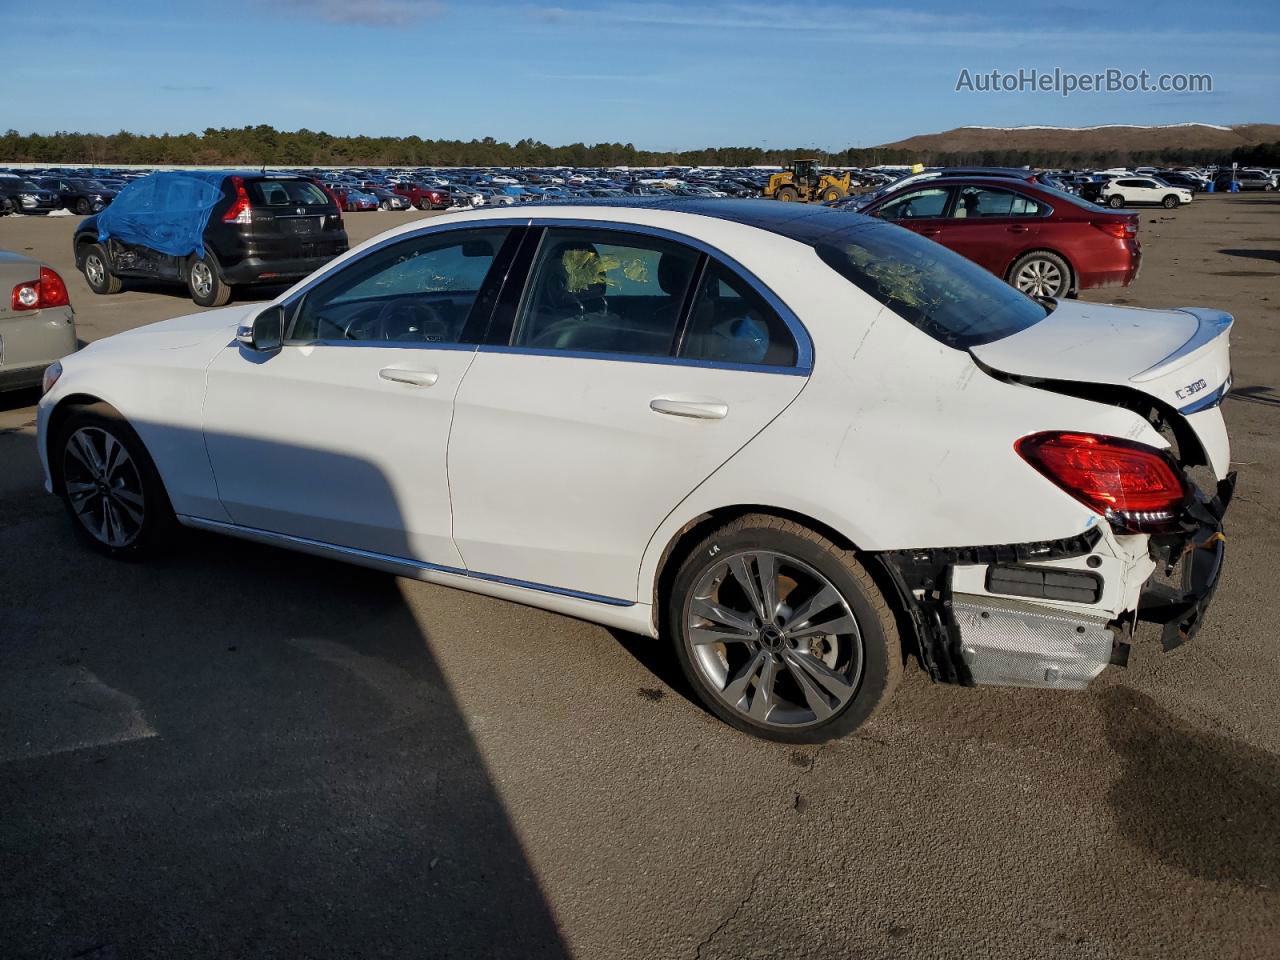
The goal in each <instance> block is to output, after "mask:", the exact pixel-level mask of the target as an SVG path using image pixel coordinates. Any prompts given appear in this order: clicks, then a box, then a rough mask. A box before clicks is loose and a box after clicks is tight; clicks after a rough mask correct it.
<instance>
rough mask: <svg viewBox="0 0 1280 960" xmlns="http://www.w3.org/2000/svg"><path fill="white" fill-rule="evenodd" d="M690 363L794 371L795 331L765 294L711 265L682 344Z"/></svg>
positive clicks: (729, 272)
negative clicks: (745, 364) (780, 368)
mask: <svg viewBox="0 0 1280 960" xmlns="http://www.w3.org/2000/svg"><path fill="white" fill-rule="evenodd" d="M679 355H680V356H681V357H682V358H684V359H686V360H709V361H713V362H716V363H748V364H763V365H767V366H775V367H790V366H794V365H795V362H796V344H795V340H794V339H793V338H792V336H791V331H790V330H788V329H787V325H786V324H785V323H784V322H783V321H782V318H781V317H779V316H778V314H777V313H776V312H774V310H773V308H772V307H770V306H769V305H768V304H767V303H766V302H765V300H764V298H763V297H762V296H760V294H758V293H757V292H756V291H755V290H754V289H753V288H752V287H751V286H750V285H749V284H747V283H746V281H744V280H743V279H742V278H741V277H739V276H737V275H736V274H734V273H732V272H731V271H729V270H728V269H726V268H725V267H724V266H722V265H721V264H719V263H717V262H715V261H714V260H712V261H709V262H708V263H707V268H706V271H705V272H704V273H703V275H702V281H701V283H699V284H698V290H697V294H696V296H695V298H694V301H693V310H692V311H691V313H690V314H689V323H688V326H687V327H686V329H685V334H684V339H683V340H682V341H681V343H680V354H679Z"/></svg>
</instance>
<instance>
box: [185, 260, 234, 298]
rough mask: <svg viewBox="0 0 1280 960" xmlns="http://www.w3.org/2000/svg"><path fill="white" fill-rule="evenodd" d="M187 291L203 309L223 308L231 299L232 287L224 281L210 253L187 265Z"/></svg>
mask: <svg viewBox="0 0 1280 960" xmlns="http://www.w3.org/2000/svg"><path fill="white" fill-rule="evenodd" d="M187 290H188V291H189V292H190V293H191V299H192V300H193V301H195V302H196V303H197V304H199V305H200V306H202V307H223V306H226V304H227V302H228V301H229V300H230V299H231V285H230V284H229V283H227V282H226V281H225V280H223V279H222V274H221V273H219V272H218V264H217V263H216V262H214V259H213V257H211V256H209V254H208V251H206V252H205V255H204V256H203V257H192V258H191V261H190V262H189V263H188V264H187Z"/></svg>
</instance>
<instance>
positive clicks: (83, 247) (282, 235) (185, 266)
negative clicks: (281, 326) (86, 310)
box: [72, 172, 347, 307]
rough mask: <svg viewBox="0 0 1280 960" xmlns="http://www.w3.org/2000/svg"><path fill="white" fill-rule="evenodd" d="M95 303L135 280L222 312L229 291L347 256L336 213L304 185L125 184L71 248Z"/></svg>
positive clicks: (183, 180) (216, 177)
mask: <svg viewBox="0 0 1280 960" xmlns="http://www.w3.org/2000/svg"><path fill="white" fill-rule="evenodd" d="M72 243H73V244H74V248H75V258H76V266H77V268H79V269H80V270H81V272H83V273H84V277H85V280H86V281H87V282H88V284H89V288H90V289H91V290H92V291H93V292H94V293H103V294H106V293H117V292H119V290H120V289H121V286H122V280H123V279H124V278H128V277H141V278H146V279H150V280H171V281H174V282H176V283H185V284H186V285H187V289H188V290H189V291H190V292H191V299H192V300H194V301H195V302H196V303H198V304H199V305H200V306H203V307H220V306H222V305H223V304H225V303H226V302H227V301H228V300H230V299H231V294H232V291H233V288H235V287H238V286H242V285H243V286H248V285H252V284H280V283H284V282H287V281H292V280H296V279H299V278H300V277H305V276H307V275H308V274H309V273H311V272H313V271H314V270H316V269H317V268H318V267H321V266H323V265H324V264H325V263H327V262H328V261H330V260H332V259H333V258H334V257H336V256H338V255H339V254H341V253H345V252H346V250H347V232H346V230H345V229H344V227H343V223H342V213H341V211H339V209H338V207H337V205H336V204H335V203H334V202H333V199H332V198H331V197H329V196H328V195H327V194H326V193H325V192H324V191H323V190H321V189H320V188H319V187H317V186H316V185H315V184H313V183H311V182H310V181H308V180H306V179H304V178H302V177H288V176H271V175H264V174H255V173H244V174H231V173H226V174H224V173H204V172H181V173H158V174H152V175H151V176H149V177H144V178H142V179H141V180H136V181H134V182H133V183H131V184H129V185H128V186H127V187H126V188H125V189H124V190H122V191H120V195H119V196H118V197H117V199H116V201H115V202H114V203H113V204H112V205H111V206H110V207H108V208H107V209H106V210H104V211H103V212H102V213H100V214H98V215H97V216H93V217H88V218H86V219H85V220H83V221H81V223H80V226H79V227H78V228H77V229H76V232H75V236H74V238H73V240H72Z"/></svg>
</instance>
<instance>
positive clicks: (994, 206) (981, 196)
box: [951, 187, 1043, 219]
mask: <svg viewBox="0 0 1280 960" xmlns="http://www.w3.org/2000/svg"><path fill="white" fill-rule="evenodd" d="M1042 209H1043V208H1042V207H1041V206H1040V204H1038V203H1036V202H1035V201H1034V200H1032V199H1031V198H1030V197H1027V196H1024V195H1023V194H1021V193H1014V192H1012V191H1010V190H993V189H990V188H988V187H961V188H960V198H959V199H958V200H957V201H956V206H955V209H954V210H953V211H952V212H951V216H952V217H955V218H959V219H968V218H971V217H1037V216H1039V215H1040V213H1041V211H1042Z"/></svg>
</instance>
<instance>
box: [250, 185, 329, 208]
mask: <svg viewBox="0 0 1280 960" xmlns="http://www.w3.org/2000/svg"><path fill="white" fill-rule="evenodd" d="M247 186H248V188H249V199H250V200H251V201H252V202H253V204H254V206H263V207H289V206H297V205H298V204H303V205H304V206H319V205H320V204H325V203H328V202H329V198H328V197H326V196H325V195H324V191H323V190H321V189H320V188H319V187H317V186H316V185H315V184H313V183H307V181H305V180H251V181H250V182H249V183H248V184H247Z"/></svg>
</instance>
